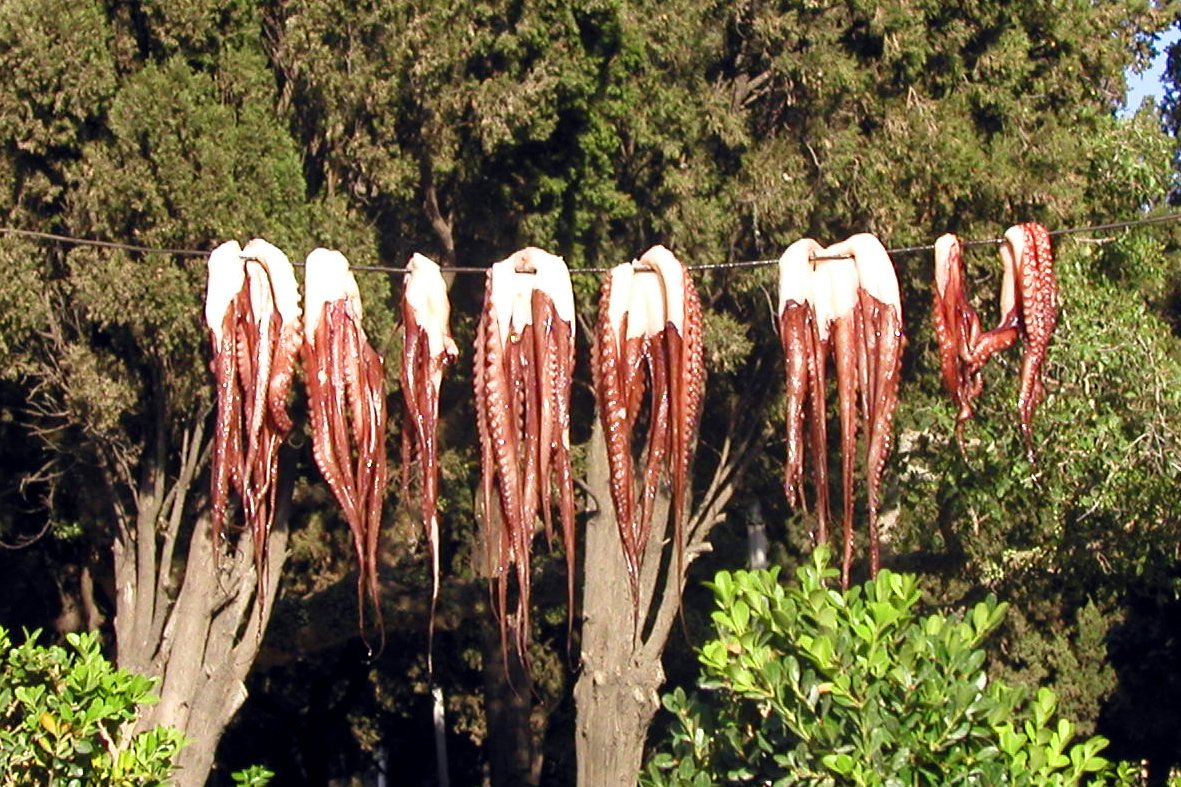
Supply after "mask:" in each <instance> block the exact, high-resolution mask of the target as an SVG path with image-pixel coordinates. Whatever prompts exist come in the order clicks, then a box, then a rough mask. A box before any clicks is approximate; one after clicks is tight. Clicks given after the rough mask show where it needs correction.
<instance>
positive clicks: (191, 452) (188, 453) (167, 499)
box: [114, 426, 294, 787]
mask: <svg viewBox="0 0 1181 787" xmlns="http://www.w3.org/2000/svg"><path fill="white" fill-rule="evenodd" d="M202 435H203V430H202V428H201V427H199V426H198V427H196V428H195V429H193V430H192V431H191V432H190V433H189V434H188V435H187V439H186V440H185V444H184V448H183V449H182V452H181V457H180V468H179V472H178V473H177V476H176V480H175V481H174V482H173V484H172V485H171V487H168V486H166V483H165V481H164V478H165V476H166V475H167V473H166V467H167V464H166V462H165V460H164V459H163V458H161V457H159V456H158V457H157V462H156V463H155V464H154V465H146V467H147V469H145V471H144V473H143V477H142V478H141V483H140V484H139V489H138V494H137V495H136V502H137V506H138V510H137V511H136V516H135V522H134V525H132V524H131V523H127V522H121V524H120V528H119V534H118V537H117V538H116V540H115V544H114V553H115V578H116V582H117V611H116V616H115V632H116V640H117V645H118V663H119V666H120V667H123V668H125V669H129V670H132V671H135V672H138V673H141V674H144V675H148V676H151V677H155V678H158V679H159V681H160V682H159V684H158V685H157V687H156V694H157V695H158V696H159V698H160V701H159V703H158V704H156V705H152V706H149V707H148V708H146V709H145V710H144V712H143V714H142V715H141V717H140V720H139V727H140V728H141V729H148V728H151V727H154V726H156V725H158V724H163V725H167V726H170V727H175V728H176V729H178V730H180V731H181V732H182V733H184V734H185V736H186V737H188V738H189V739H190V743H189V744H188V745H187V746H185V747H184V748H183V749H182V750H181V753H180V755H179V757H178V758H177V764H178V765H179V766H180V769H179V771H178V772H177V774H176V785H177V787H201V786H202V785H204V784H205V782H206V780H207V779H208V776H209V772H210V769H211V768H212V766H213V759H214V754H215V753H216V751H217V745H218V741H219V740H220V738H221V734H222V731H223V730H224V729H225V727H226V725H227V724H228V723H229V721H230V719H232V718H233V716H234V714H235V713H236V712H237V711H238V709H239V708H240V707H241V705H242V703H243V702H244V701H245V699H246V688H245V679H246V675H247V673H248V672H249V671H250V668H251V665H252V664H253V663H254V660H255V657H256V656H257V655H258V649H259V646H260V644H261V642H262V634H263V631H264V630H265V628H266V624H267V621H268V619H269V618H270V614H271V609H272V605H273V601H274V596H275V592H276V589H277V587H278V582H279V575H280V573H281V571H282V568H283V562H284V560H285V559H286V552H287V534H288V530H287V522H288V519H289V517H290V499H291V490H292V487H293V483H294V481H293V478H292V472H293V470H294V468H293V467H292V464H293V462H292V461H291V459H292V457H291V456H290V451H289V450H287V449H283V450H282V451H281V453H280V471H279V479H280V481H279V483H280V488H279V490H278V494H277V503H276V514H275V522H274V525H273V527H272V529H271V533H270V536H269V538H268V560H267V566H266V569H265V570H266V572H267V576H266V587H265V597H264V599H265V601H264V603H261V604H260V598H259V596H258V594H257V592H256V581H255V572H254V556H253V539H252V537H251V535H250V533H249V532H248V531H247V530H246V529H245V528H241V529H237V528H227V532H228V533H230V534H231V539H232V541H231V544H230V546H231V548H230V550H229V551H228V552H226V553H223V554H220V555H218V556H217V559H215V557H214V549H213V543H212V537H211V533H210V523H209V516H208V511H206V512H204V513H203V514H202V515H201V516H197V517H194V516H192V514H191V513H190V512H189V511H188V510H187V508H188V505H189V504H190V502H191V501H190V495H189V489H190V486H191V484H192V482H193V480H194V478H195V477H196V474H197V469H198V467H199V466H200V464H201V461H200V459H201V452H202V449H203V448H205V447H206V446H204V444H203V440H202ZM145 461H150V460H145ZM183 524H187V525H188V526H189V527H191V528H192V529H191V533H190V535H189V540H188V550H187V551H186V553H185V557H184V558H183V568H182V567H181V566H179V565H178V564H177V562H176V561H174V559H173V558H174V547H175V545H176V543H177V540H178V536H179V535H180V532H181V529H182V525H183ZM178 577H179V583H180V584H179V588H177V582H178Z"/></svg>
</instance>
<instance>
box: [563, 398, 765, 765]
mask: <svg viewBox="0 0 1181 787" xmlns="http://www.w3.org/2000/svg"><path fill="white" fill-rule="evenodd" d="M769 390H770V386H758V385H754V386H752V388H751V390H748V391H747V392H745V394H746V395H745V396H743V397H740V398H741V401H738V402H732V403H731V408H730V413H729V415H730V420H731V423H730V428H729V429H728V430H727V432H726V434H727V436H726V437H725V439H724V441H723V443H722V445H721V446H720V448H719V450H718V461H717V465H716V466H715V468H714V472H713V473H712V476H711V477H710V481H709V483H708V485H707V486H706V488H705V490H704V491H703V492H701V493H700V494H698V495H696V500H695V505H694V508H693V510H692V512H691V513H690V515H689V517H688V522H687V523H686V524H685V528H684V535H683V538H684V542H683V543H684V560H683V563H682V565H681V566H680V569H681V570H680V571H679V572H678V570H677V569H678V565H677V558H676V556H675V552H674V550H673V549H666V546H669V545H671V543H672V541H673V528H672V523H671V522H670V521H669V503H670V498H669V495H668V489H667V487H662V489H661V491H660V493H659V494H658V497H657V503H656V508H655V511H654V513H653V519H652V521H653V530H652V536H651V538H650V539H649V541H648V545H647V548H646V549H645V552H644V557H643V563H642V567H641V571H640V599H639V609H638V612H637V611H636V610H635V608H634V607H633V604H632V599H631V592H630V590H629V583H628V577H627V568H626V565H625V562H624V559H623V553H622V546H621V543H620V538H619V530H618V526H617V525H616V521H615V512H614V508H613V506H612V504H611V485H610V470H609V467H608V464H607V444H606V440H605V439H604V436H603V429H602V424H601V422H600V421H599V420H598V419H597V418H596V421H595V426H594V430H593V432H592V434H591V439H590V445H589V450H588V456H587V479H586V482H587V488H588V490H589V493H590V496H591V498H592V502H593V503H594V504H595V505H596V506H597V510H595V511H594V513H593V514H592V515H591V517H590V521H589V523H588V524H587V529H586V542H585V547H584V559H585V568H584V570H583V575H584V579H583V591H582V599H583V602H582V603H583V622H582V673H581V675H580V676H579V678H578V682H577V683H576V684H575V687H574V703H575V709H576V719H575V747H576V750H577V760H578V766H577V770H578V784H579V785H580V787H634V785H635V783H636V779H637V776H638V774H639V772H640V768H641V766H642V764H643V758H644V743H645V739H646V738H647V735H648V727H649V725H650V724H651V723H652V719H653V718H654V717H655V715H656V712H657V710H659V708H660V696H659V690H660V687H661V686H662V685H663V683H664V668H663V666H662V664H661V656H662V654H663V653H664V648H665V646H666V645H667V643H668V637H669V632H670V631H671V629H672V625H673V622H674V621H675V620H676V616H677V610H678V608H679V606H680V599H681V594H682V592H683V590H684V586H685V575H686V573H687V571H688V569H689V565H690V564H691V563H692V561H693V560H694V558H696V557H697V556H698V555H700V554H701V553H702V552H705V551H707V550H708V549H709V544H708V543H707V540H708V537H709V533H710V531H711V530H712V529H713V527H714V526H715V525H716V524H718V523H719V522H721V521H722V511H723V509H724V508H725V506H726V504H727V503H728V502H729V501H730V499H731V497H732V496H733V494H734V491H735V489H736V484H737V479H738V478H739V477H740V476H741V474H742V472H743V471H744V470H745V468H746V467H747V466H748V465H749V464H750V462H751V461H752V460H753V459H754V458H755V457H756V456H757V455H758V453H759V451H760V450H761V448H760V447H761V442H762V441H761V436H762V430H763V421H764V419H763V418H762V417H761V413H762V411H763V410H764V409H765V407H766V401H767V396H768V395H769V394H768V391H769ZM657 523H664V524H665V528H663V529H662V528H661V527H659V526H658V524H657ZM633 621H634V625H633Z"/></svg>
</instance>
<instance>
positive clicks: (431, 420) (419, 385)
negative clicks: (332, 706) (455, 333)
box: [401, 254, 459, 659]
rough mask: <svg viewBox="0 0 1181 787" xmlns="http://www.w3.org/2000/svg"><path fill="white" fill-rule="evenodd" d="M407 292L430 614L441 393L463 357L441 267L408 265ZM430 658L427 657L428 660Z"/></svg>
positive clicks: (421, 261) (414, 448) (405, 477)
mask: <svg viewBox="0 0 1181 787" xmlns="http://www.w3.org/2000/svg"><path fill="white" fill-rule="evenodd" d="M406 271H407V273H406V278H405V284H404V290H403V294H402V324H403V326H404V328H405V332H406V335H405V339H404V341H403V343H402V375H401V379H402V397H403V399H404V401H405V403H406V418H405V419H404V420H403V422H402V488H403V489H408V488H409V484H410V475H409V474H410V466H411V464H412V462H413V458H414V456H415V455H417V456H418V465H419V486H420V490H421V494H420V501H421V502H420V507H421V510H422V522H423V527H424V529H425V530H426V533H427V539H428V543H429V544H430V553H431V616H430V620H431V623H430V629H431V634H432V637H431V638H432V640H433V633H434V620H435V605H436V604H437V603H438V598H439V519H438V495H439V456H438V445H437V443H436V441H435V433H436V430H437V427H438V422H439V389H440V387H441V386H442V382H443V370H444V369H445V368H446V367H447V366H449V365H450V364H451V363H452V362H453V361H454V360H455V358H456V356H458V355H459V348H457V347H456V346H455V342H454V341H453V340H452V339H451V330H450V327H449V325H448V321H449V319H450V316H451V304H450V302H449V301H448V299H447V285H446V283H445V282H444V281H443V276H442V274H441V273H440V271H439V266H438V265H437V264H436V263H435V262H434V261H433V260H430V259H428V258H426V257H424V256H422V255H421V254H415V255H414V256H413V257H411V258H410V261H409V262H408V263H407V264H406ZM429 658H430V656H429V654H428V659H429Z"/></svg>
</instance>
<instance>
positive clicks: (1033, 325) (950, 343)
mask: <svg viewBox="0 0 1181 787" xmlns="http://www.w3.org/2000/svg"><path fill="white" fill-rule="evenodd" d="M945 239H950V241H947V242H945ZM945 249H947V250H946V251H945ZM959 252H960V249H959V243H958V241H957V240H955V239H954V236H950V235H946V236H943V237H942V238H940V239H939V242H937V244H936V287H935V318H936V324H935V328H936V337H937V338H938V340H939V346H940V355H941V368H942V370H943V378H944V385H945V387H947V388H948V390H949V391H950V392H951V393H952V396H953V399H954V400H955V402H956V404H957V406H958V408H959V413H958V414H957V418H956V437H957V439H959V440H960V442H961V447H962V429H963V424H964V423H965V422H966V421H967V420H968V419H969V418H971V416H972V408H971V400H972V399H973V398H974V397H975V396H977V395H978V394H979V393H980V390H981V388H982V387H983V382H982V376H981V369H982V368H983V366H984V365H985V363H987V361H988V360H989V359H990V358H991V357H992V356H993V355H995V354H996V353H998V352H1001V351H1003V350H1006V349H1008V348H1009V347H1011V346H1012V345H1013V344H1014V343H1015V342H1016V341H1017V339H1018V338H1021V340H1022V344H1023V348H1024V351H1023V356H1022V362H1021V380H1020V385H1019V393H1018V399H1017V409H1018V414H1019V416H1020V428H1021V435H1022V439H1023V440H1024V442H1025V449H1026V453H1027V456H1028V458H1029V461H1030V462H1033V461H1034V451H1033V427H1032V421H1033V413H1034V411H1035V409H1036V408H1037V405H1038V404H1039V403H1040V402H1041V400H1042V398H1043V397H1044V395H1045V389H1044V385H1043V383H1042V379H1041V367H1042V365H1043V363H1044V362H1045V357H1046V353H1047V349H1048V347H1049V343H1050V338H1051V336H1052V335H1053V332H1054V328H1055V327H1056V325H1057V319H1058V283H1057V279H1056V277H1055V274H1054V267H1053V265H1054V263H1053V253H1052V249H1051V244H1050V236H1049V233H1048V232H1047V231H1046V228H1045V227H1043V226H1042V225H1040V224H1037V223H1034V222H1030V223H1026V224H1019V225H1016V226H1014V227H1010V228H1009V229H1008V230H1007V231H1006V232H1005V237H1004V239H1003V242H1002V245H1001V247H1000V252H1001V258H1002V262H1003V264H1004V277H1003V281H1002V287H1001V319H1000V323H999V324H998V325H997V327H996V328H994V329H992V330H991V331H988V332H986V333H980V326H979V319H978V318H977V316H976V312H975V311H974V310H973V309H972V307H971V306H970V305H968V303H967V297H966V295H965V294H964V293H963V289H962V275H961V273H960V267H961V256H960V253H959ZM941 279H942V280H943V281H942V282H941Z"/></svg>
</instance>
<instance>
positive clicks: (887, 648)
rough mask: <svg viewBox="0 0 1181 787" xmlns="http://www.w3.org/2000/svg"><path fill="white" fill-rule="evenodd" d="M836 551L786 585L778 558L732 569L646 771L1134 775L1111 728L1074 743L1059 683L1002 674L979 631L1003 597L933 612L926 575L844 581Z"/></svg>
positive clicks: (858, 779) (656, 779)
mask: <svg viewBox="0 0 1181 787" xmlns="http://www.w3.org/2000/svg"><path fill="white" fill-rule="evenodd" d="M828 559H829V553H828V550H827V549H825V548H817V549H816V550H815V553H814V557H813V562H812V564H811V565H807V566H805V567H803V568H802V569H800V571H799V579H798V582H797V583H795V584H793V585H790V586H786V587H785V586H784V585H782V584H781V583H780V582H779V581H778V570H777V569H772V570H771V571H749V572H748V571H739V572H735V573H730V572H727V571H723V572H720V573H719V574H718V575H717V577H716V578H715V580H714V582H713V583H712V585H711V587H712V589H713V592H714V595H715V598H716V601H717V606H718V609H717V610H716V611H715V612H714V613H713V622H714V626H715V628H716V630H717V638H716V639H714V640H711V641H709V642H707V643H706V644H705V646H704V647H703V648H702V649H701V652H700V654H699V660H700V662H701V666H702V677H701V681H700V685H701V688H702V689H703V690H704V691H703V692H701V693H700V694H698V695H696V696H690V695H687V694H686V693H685V692H684V691H683V690H681V689H678V690H676V691H674V692H672V693H671V694H668V695H666V696H665V697H664V705H665V707H666V708H667V709H668V710H669V711H670V712H672V713H673V714H674V715H675V717H676V718H675V721H674V723H673V726H672V730H671V733H670V739H669V740H668V741H666V742H665V744H664V745H663V747H662V748H661V749H659V750H658V751H657V752H656V753H655V754H654V755H653V756H652V757H651V759H650V760H649V762H648V764H647V768H646V770H645V772H644V774H643V775H642V782H643V783H644V784H648V785H710V784H743V783H757V784H774V785H845V784H848V785H898V787H902V786H903V785H1072V784H1080V783H1088V784H1095V783H1097V784H1133V783H1135V779H1134V772H1133V769H1132V767H1131V766H1130V765H1128V764H1126V763H1122V764H1120V765H1118V766H1117V765H1115V764H1113V763H1111V762H1109V761H1108V760H1106V759H1104V758H1103V757H1102V756H1100V754H1099V753H1100V751H1101V750H1102V749H1103V748H1104V747H1105V746H1106V745H1107V741H1106V740H1104V739H1103V738H1100V737H1094V738H1090V739H1088V740H1084V741H1079V742H1076V741H1075V733H1074V727H1073V725H1072V724H1071V723H1070V722H1069V721H1067V720H1065V719H1059V718H1056V717H1055V709H1056V706H1057V699H1056V697H1055V695H1054V693H1053V692H1052V691H1050V690H1049V689H1046V688H1043V689H1041V690H1039V691H1038V693H1037V696H1036V697H1034V698H1032V699H1031V700H1027V699H1026V698H1025V697H1024V693H1023V692H1022V691H1020V690H1019V689H1015V688H1010V687H1009V686H1006V685H1004V684H1003V683H1001V682H999V681H991V680H989V677H988V674H987V673H986V672H985V670H984V658H985V654H984V650H983V649H981V647H980V643H981V641H982V640H983V639H984V638H985V637H986V636H987V635H988V634H989V632H991V631H992V630H993V629H995V628H996V626H997V625H998V624H999V623H1000V621H1001V619H1002V617H1003V616H1004V614H1005V605H1004V604H998V603H997V601H996V599H995V598H993V597H989V598H988V599H987V600H985V601H982V602H980V603H978V604H976V605H975V606H974V607H973V608H972V609H971V611H970V612H968V613H966V614H964V615H962V616H948V615H944V614H938V613H937V614H931V615H928V616H926V617H920V616H919V614H918V613H917V612H916V606H917V604H918V602H919V597H920V592H919V588H918V580H917V578H916V577H914V576H911V575H906V574H896V573H893V572H891V571H888V570H883V571H882V572H881V573H880V574H878V576H877V578H876V579H875V580H872V581H870V582H866V583H865V584H864V585H863V586H861V587H856V588H853V589H851V590H849V591H848V592H847V593H840V592H838V591H835V590H833V589H831V588H830V587H829V586H828V580H829V579H831V578H832V577H833V576H835V575H836V573H837V572H836V571H835V570H834V569H831V568H829V567H828Z"/></svg>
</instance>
